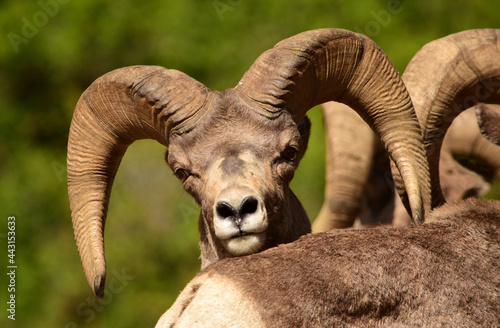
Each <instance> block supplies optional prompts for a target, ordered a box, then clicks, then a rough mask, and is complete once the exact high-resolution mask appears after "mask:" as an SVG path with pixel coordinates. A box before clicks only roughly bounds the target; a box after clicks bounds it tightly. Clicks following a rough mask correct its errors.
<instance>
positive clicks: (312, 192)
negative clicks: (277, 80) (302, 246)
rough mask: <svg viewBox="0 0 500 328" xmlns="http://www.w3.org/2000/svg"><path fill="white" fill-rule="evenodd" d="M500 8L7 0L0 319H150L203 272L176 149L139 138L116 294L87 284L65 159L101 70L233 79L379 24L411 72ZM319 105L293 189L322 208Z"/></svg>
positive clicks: (121, 221) (100, 323)
mask: <svg viewBox="0 0 500 328" xmlns="http://www.w3.org/2000/svg"><path fill="white" fill-rule="evenodd" d="M499 13H500V2H498V1H485V0H479V1H478V0H474V1H472V0H456V1H453V2H452V1H445V0H436V1H432V2H431V1H426V2H424V1H415V0H413V1H403V0H402V1H397V0H360V1H347V0H337V1H333V0H308V1H298V0H289V1H286V2H284V1H281V2H278V1H274V2H271V1H263V0H253V1H249V0H215V1H201V0H183V1H154V0H142V1H140V2H136V1H130V0H124V1H120V2H117V1H110V0H87V1H76V0H73V1H71V0H41V1H38V2H36V1H15V0H4V1H2V2H0V26H1V27H2V41H1V42H0V63H1V65H0V67H1V69H0V186H1V189H0V208H1V209H2V212H1V215H2V218H3V219H2V222H4V223H3V224H4V227H2V228H1V229H0V232H1V234H0V240H1V241H2V245H5V240H6V239H5V237H6V232H7V217H8V216H15V217H16V264H17V265H18V269H17V276H16V321H12V320H9V319H8V318H7V315H8V312H6V311H5V310H4V306H5V304H6V301H7V300H8V299H7V297H8V295H7V287H6V286H7V284H8V283H7V280H6V275H5V274H2V279H1V280H0V283H1V284H0V288H1V289H2V292H1V293H0V295H2V298H1V302H2V304H3V305H2V307H1V308H2V314H1V315H0V326H2V327H32V328H36V327H43V328H45V327H65V328H73V327H151V326H153V325H154V324H155V322H156V320H157V319H158V318H159V317H160V315H161V314H162V313H163V312H164V311H165V310H166V309H167V308H168V307H169V306H170V304H171V303H172V302H173V300H174V299H175V298H176V296H177V294H178V293H179V291H180V290H181V289H182V288H183V286H184V285H185V284H186V283H187V281H189V280H190V279H191V278H192V277H193V276H194V274H195V273H196V272H197V271H198V270H199V265H200V264H199V259H198V257H199V249H198V247H197V243H198V238H199V236H198V230H197V216H198V209H197V207H196V205H195V203H194V201H193V200H192V199H191V198H190V196H188V195H187V194H186V193H184V191H183V190H182V187H181V185H180V184H179V183H178V182H177V181H176V180H175V179H174V178H173V177H172V174H171V172H170V171H169V169H168V167H167V166H166V165H165V163H164V161H163V155H164V151H165V149H163V147H162V146H160V145H158V144H156V143H155V142H154V141H141V142H136V143H135V144H133V145H132V146H131V147H130V149H129V151H128V152H127V154H126V156H125V158H124V160H123V164H122V166H121V168H120V170H119V173H118V176H117V179H116V182H115V186H114V189H113V194H112V198H111V205H110V209H109V214H108V217H109V218H110V220H109V221H108V223H107V226H106V254H107V259H108V270H109V272H110V273H109V275H108V283H109V281H110V280H111V279H116V280H115V282H114V286H115V289H114V293H111V294H108V295H107V297H105V299H103V300H101V301H96V299H95V298H94V297H93V294H92V292H91V290H90V288H89V287H88V286H87V283H86V280H85V277H84V275H83V270H82V269H81V264H80V261H79V257H78V254H77V250H76V246H75V243H74V239H73V233H72V226H71V219H70V211H69V204H68V200H67V190H66V172H65V165H66V164H65V161H66V142H67V134H68V129H69V124H70V121H71V116H72V112H73V109H74V106H75V104H76V102H77V100H78V97H79V96H80V94H81V93H82V92H83V91H84V90H85V88H86V87H87V86H88V85H89V84H90V83H91V82H92V81H93V80H95V79H96V78H97V77H99V76H101V75H102V74H104V73H106V72H108V71H110V70H112V69H115V68H119V67H123V66H129V65H136V64H154V65H161V66H165V67H168V68H175V69H178V70H181V71H184V72H185V73H187V74H189V75H191V76H192V77H194V78H195V79H197V80H199V81H201V82H203V83H204V84H205V85H207V86H208V87H209V88H212V89H219V90H222V89H225V88H228V87H232V86H234V85H235V84H236V83H237V81H238V80H239V79H240V77H241V76H242V75H243V73H244V72H245V71H246V70H247V69H248V67H249V66H250V65H251V64H252V62H253V61H254V60H255V59H256V58H257V57H258V56H259V55H260V54H261V53H262V52H263V51H265V50H266V49H268V48H270V47H272V46H273V45H274V44H275V43H276V42H278V41H280V40H282V39H284V38H286V37H289V36H291V35H293V34H296V33H299V32H302V31H304V30H308V29H314V28H321V27H338V28H345V29H350V30H354V31H356V32H360V33H363V34H366V35H368V36H370V37H371V38H372V39H374V40H375V42H377V43H378V44H379V46H380V47H381V48H382V49H383V50H384V51H385V52H386V53H387V54H388V56H389V57H390V58H391V59H392V60H393V62H394V64H395V65H396V67H397V68H398V70H400V71H401V72H402V71H403V70H404V67H405V65H406V63H408V61H409V60H410V58H411V57H412V56H413V54H415V52H416V51H417V50H418V49H419V48H420V47H421V46H423V45H424V44H425V43H427V42H429V41H431V40H434V39H436V38H439V37H443V36H445V35H448V34H450V33H455V32H459V31H462V30H466V29H471V28H486V27H491V28H499V27H500V26H499V24H500V21H499V20H498V14H499ZM310 115H311V117H312V121H313V135H312V138H311V142H310V146H309V150H308V153H307V155H306V158H305V159H304V161H303V163H302V165H301V167H300V168H299V170H298V172H297V174H296V177H295V179H294V181H293V183H292V188H293V189H294V190H295V191H296V194H297V195H298V196H299V198H300V199H301V200H302V202H303V203H304V205H305V207H306V210H307V211H308V213H309V215H310V217H311V218H314V217H315V216H316V214H317V213H318V211H319V208H320V206H321V203H322V200H323V187H324V173H323V171H324V136H323V123H322V118H321V112H320V111H319V110H317V109H316V110H313V111H311V114H310ZM497 193H498V191H497ZM2 249H4V251H3V253H2V254H0V257H1V258H3V259H4V260H3V261H1V263H2V264H4V263H5V266H6V263H7V251H6V247H5V246H2ZM117 275H118V276H117ZM120 275H121V278H120ZM117 277H118V278H117ZM119 278H120V279H121V280H120V279H119Z"/></svg>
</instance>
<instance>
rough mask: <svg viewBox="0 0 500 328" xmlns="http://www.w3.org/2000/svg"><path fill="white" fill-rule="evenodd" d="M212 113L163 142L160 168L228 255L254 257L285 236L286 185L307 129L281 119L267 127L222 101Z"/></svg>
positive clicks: (258, 117) (285, 117) (285, 116)
mask: <svg viewBox="0 0 500 328" xmlns="http://www.w3.org/2000/svg"><path fill="white" fill-rule="evenodd" d="M214 107H215V108H212V109H211V110H210V113H209V114H208V115H209V117H207V118H206V119H204V122H203V123H200V126H196V128H195V129H193V130H192V131H191V132H189V133H186V134H182V135H173V136H172V137H171V139H170V146H169V150H168V152H167V162H168V164H169V166H170V167H171V169H172V171H173V172H174V174H175V175H176V176H177V177H178V178H179V179H180V180H181V181H182V183H183V185H184V188H185V189H186V191H188V192H189V193H190V194H191V195H193V197H194V198H195V199H196V201H197V202H198V204H199V206H200V207H201V211H202V214H203V215H202V217H203V219H204V220H205V222H204V225H205V229H206V230H208V231H206V232H207V233H208V234H210V235H212V236H215V238H216V239H217V241H218V243H220V244H221V245H222V246H223V248H224V249H225V250H226V251H227V252H228V253H229V254H228V255H229V256H239V255H245V254H250V253H255V252H258V251H260V250H262V249H265V248H268V247H271V246H274V245H276V244H278V243H279V242H283V241H282V240H280V239H282V238H283V236H281V235H280V234H282V233H284V232H286V231H288V230H289V229H288V225H289V224H290V222H287V215H286V214H287V213H290V210H289V209H288V208H287V207H289V206H290V204H288V203H289V202H288V200H289V199H290V198H289V197H290V196H289V193H290V191H289V187H288V184H289V182H290V180H291V179H292V177H293V175H294V172H295V169H296V168H297V165H298V163H299V161H300V158H301V157H302V156H303V154H304V151H305V148H306V146H307V140H308V137H309V122H308V121H307V119H306V120H304V121H303V123H300V124H299V127H298V126H297V124H295V122H294V121H293V120H292V119H291V117H290V115H289V114H288V113H283V114H282V115H281V116H279V117H278V118H276V119H274V120H270V119H268V118H265V117H263V116H261V115H259V114H257V113H256V112H254V111H252V110H249V109H246V108H243V107H241V106H238V105H235V104H231V103H229V104H228V102H227V101H226V102H225V101H223V100H221V102H220V103H219V104H217V105H216V106H214ZM299 128H300V130H302V132H300V131H299ZM288 219H289V218H288ZM201 233H202V234H203V232H201Z"/></svg>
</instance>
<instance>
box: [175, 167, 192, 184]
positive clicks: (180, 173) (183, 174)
mask: <svg viewBox="0 0 500 328" xmlns="http://www.w3.org/2000/svg"><path fill="white" fill-rule="evenodd" d="M174 174H175V176H176V177H177V178H178V179H179V180H181V181H182V182H184V181H186V180H187V178H189V172H188V171H186V170H184V169H177V170H175V172H174Z"/></svg>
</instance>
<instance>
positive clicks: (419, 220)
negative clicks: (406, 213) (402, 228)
mask: <svg viewBox="0 0 500 328" xmlns="http://www.w3.org/2000/svg"><path fill="white" fill-rule="evenodd" d="M412 219H413V222H415V223H416V224H422V223H424V220H423V219H422V216H421V215H420V214H418V213H417V214H413V215H412Z"/></svg>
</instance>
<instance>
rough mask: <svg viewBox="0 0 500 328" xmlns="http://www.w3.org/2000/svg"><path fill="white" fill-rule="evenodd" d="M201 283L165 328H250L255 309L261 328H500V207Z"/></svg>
mask: <svg viewBox="0 0 500 328" xmlns="http://www.w3.org/2000/svg"><path fill="white" fill-rule="evenodd" d="M193 285H196V286H197V291H196V295H194V294H193V293H189V292H188V293H187V294H189V295H190V297H191V299H190V301H189V302H188V304H184V305H185V307H184V309H183V311H178V303H179V302H182V298H183V297H185V296H186V295H187V294H184V293H183V294H181V297H179V299H178V301H177V302H176V303H175V304H174V305H173V306H172V308H171V310H169V311H168V312H167V313H166V314H165V315H164V317H162V319H161V320H160V322H159V323H158V326H157V327H166V326H168V325H167V323H173V322H185V323H187V324H189V323H190V320H191V319H193V318H194V317H197V318H203V320H201V321H200V322H197V324H198V323H199V324H200V326H205V327H211V326H213V327H222V326H231V327H252V325H248V322H245V321H243V320H247V319H248V317H249V315H248V314H247V313H246V312H245V311H246V310H245V308H246V307H248V306H252V307H253V313H252V315H251V316H250V317H251V318H254V320H255V322H256V324H258V326H260V327H374V326H377V327H401V326H414V327H423V326H425V327H433V326H453V327H498V326H499V325H500V205H499V203H496V202H491V201H484V200H475V199H470V200H467V201H463V202H460V203H457V204H455V205H445V206H443V207H442V208H439V209H437V210H435V211H434V212H433V213H431V215H430V216H429V217H428V218H426V223H425V224H424V225H421V226H414V225H412V226H409V227H404V228H387V227H380V228H375V229H360V230H356V229H349V230H336V231H335V230H334V231H330V232H326V233H319V234H310V235H307V236H304V237H302V238H300V239H299V240H298V241H296V242H293V243H290V244H287V245H281V246H279V247H276V248H273V249H270V250H268V251H265V252H262V253H259V254H254V255H250V256H245V257H241V258H233V259H228V260H223V261H220V262H218V263H216V264H215V265H213V266H210V267H209V268H207V269H206V270H204V271H202V273H200V274H199V275H198V276H197V277H196V278H195V279H194V280H193V281H192V282H191V283H190V284H189V285H188V287H186V290H187V289H189V288H191V286H193ZM225 286H227V287H225ZM208 287H210V288H208ZM214 291H217V293H218V294H220V295H218V298H213V297H212V296H213V293H214ZM231 299H232V300H235V301H239V302H241V303H237V302H234V303H232V304H227V303H226V302H227V300H231ZM220 300H223V301H224V302H221V301H220ZM205 303H210V306H207V307H200V305H202V304H205ZM192 309H197V310H196V311H197V313H196V314H194V313H193V312H191V310H192ZM200 311H204V312H202V313H199V312H200ZM225 311H226V312H225ZM219 312H225V317H224V318H222V319H221V317H220V316H219ZM231 313H234V316H233V317H231V316H230V314H231ZM238 313H241V316H242V318H243V319H242V320H240V319H239V317H238V315H237V314H238ZM228 316H229V317H228ZM198 320H199V319H198ZM216 320H218V321H216ZM220 320H228V321H220ZM248 320H249V319H248ZM255 322H254V323H255ZM191 323H193V322H192V321H191ZM181 326H182V325H172V327H181Z"/></svg>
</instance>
